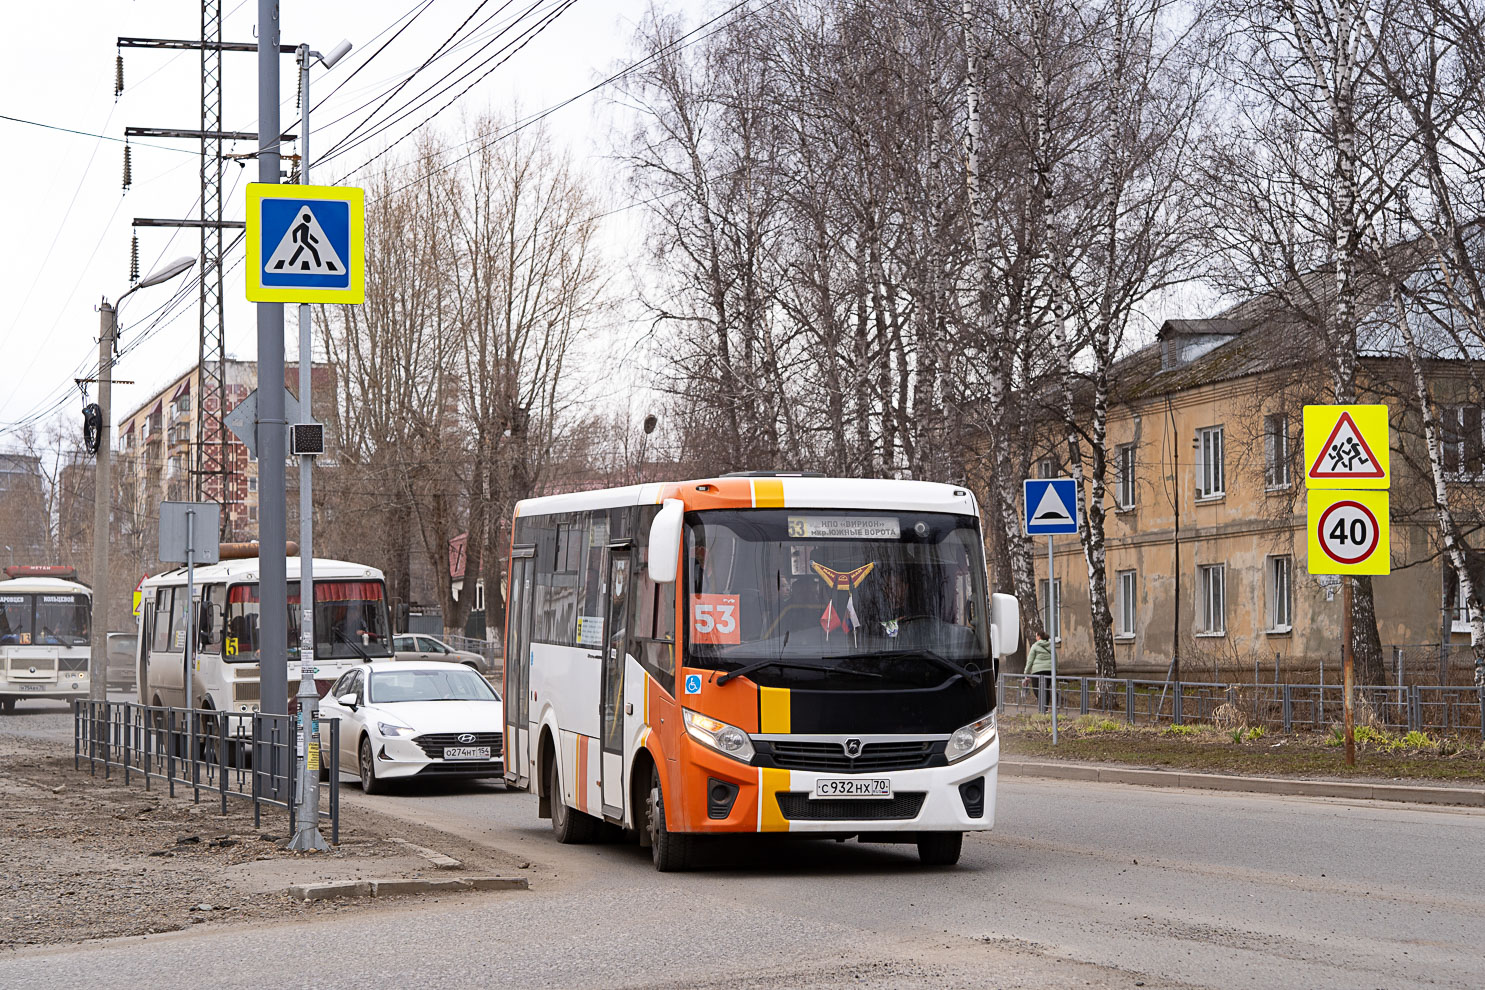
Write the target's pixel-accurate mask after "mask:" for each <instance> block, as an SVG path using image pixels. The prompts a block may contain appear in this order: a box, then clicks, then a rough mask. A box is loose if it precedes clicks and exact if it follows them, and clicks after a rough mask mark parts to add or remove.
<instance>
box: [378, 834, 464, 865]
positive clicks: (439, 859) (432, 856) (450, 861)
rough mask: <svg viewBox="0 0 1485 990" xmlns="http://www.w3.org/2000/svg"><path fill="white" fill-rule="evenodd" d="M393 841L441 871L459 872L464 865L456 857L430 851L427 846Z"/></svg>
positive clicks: (397, 840) (405, 841)
mask: <svg viewBox="0 0 1485 990" xmlns="http://www.w3.org/2000/svg"><path fill="white" fill-rule="evenodd" d="M392 841H393V842H395V843H397V844H398V845H399V846H402V847H403V848H404V849H407V850H409V851H411V852H414V853H417V854H418V855H419V856H421V857H423V858H424V859H426V860H427V861H428V862H430V863H432V864H433V865H434V866H435V867H437V868H438V869H440V870H457V869H459V868H460V867H462V866H463V865H464V864H463V863H461V862H459V861H458V860H457V859H455V858H454V857H452V856H445V855H444V854H443V853H441V852H439V851H438V850H436V849H429V848H427V847H426V846H419V845H415V844H414V843H411V842H408V841H407V840H406V839H393V840H392Z"/></svg>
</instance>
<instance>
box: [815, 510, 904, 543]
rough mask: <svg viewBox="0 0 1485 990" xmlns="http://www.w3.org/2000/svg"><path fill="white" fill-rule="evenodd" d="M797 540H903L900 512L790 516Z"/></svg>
mask: <svg viewBox="0 0 1485 990" xmlns="http://www.w3.org/2000/svg"><path fill="white" fill-rule="evenodd" d="M789 537H790V539H795V540H900V539H902V526H901V525H899V523H898V521H897V517H896V516H790V517H789Z"/></svg>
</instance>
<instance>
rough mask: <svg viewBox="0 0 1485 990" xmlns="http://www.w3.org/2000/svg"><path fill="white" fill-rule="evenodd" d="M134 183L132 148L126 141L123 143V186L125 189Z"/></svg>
mask: <svg viewBox="0 0 1485 990" xmlns="http://www.w3.org/2000/svg"><path fill="white" fill-rule="evenodd" d="M133 184H134V149H133V148H130V147H129V145H128V143H127V142H125V144H124V188H125V189H126V190H127V189H128V188H129V187H130V186H132V185H133Z"/></svg>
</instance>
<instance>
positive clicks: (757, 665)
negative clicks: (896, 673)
mask: <svg viewBox="0 0 1485 990" xmlns="http://www.w3.org/2000/svg"><path fill="white" fill-rule="evenodd" d="M825 659H827V660H828V659H830V658H829V657H826V658H825ZM764 667H793V668H795V669H796V670H829V669H830V668H829V667H821V666H820V665H819V664H817V663H799V662H797V661H794V660H778V659H774V660H758V661H755V662H753V663H748V664H743V665H742V666H741V667H738V668H737V669H736V670H729V671H727V672H726V673H725V674H723V675H722V676H721V677H719V678H717V683H718V684H726V683H727V682H728V681H730V680H732V679H733V678H734V677H741V676H742V675H743V674H751V673H752V672H753V671H755V670H762V669H763V668H764ZM842 673H848V674H851V675H852V676H855V677H881V676H882V675H881V674H873V673H871V672H870V671H864V670H850V671H843V672H842Z"/></svg>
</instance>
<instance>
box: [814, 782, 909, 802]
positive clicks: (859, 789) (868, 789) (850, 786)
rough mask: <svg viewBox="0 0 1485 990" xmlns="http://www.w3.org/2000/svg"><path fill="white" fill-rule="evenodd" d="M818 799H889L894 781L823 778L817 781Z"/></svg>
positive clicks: (816, 792) (816, 794)
mask: <svg viewBox="0 0 1485 990" xmlns="http://www.w3.org/2000/svg"><path fill="white" fill-rule="evenodd" d="M811 796H812V797H816V798H889V797H891V796H892V781H890V780H888V779H887V778H885V777H875V778H866V779H862V778H860V777H844V778H842V777H821V778H818V779H816V780H815V792H814V794H813V795H811Z"/></svg>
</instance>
